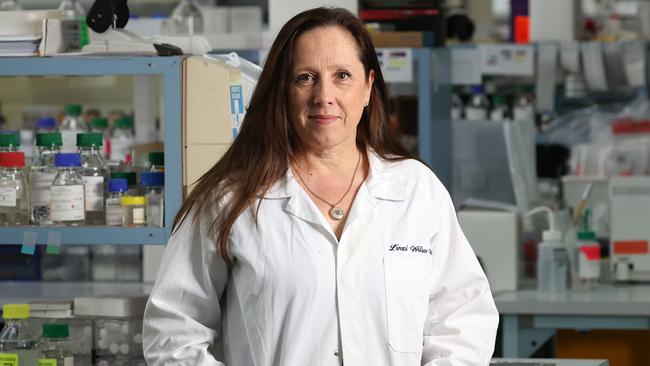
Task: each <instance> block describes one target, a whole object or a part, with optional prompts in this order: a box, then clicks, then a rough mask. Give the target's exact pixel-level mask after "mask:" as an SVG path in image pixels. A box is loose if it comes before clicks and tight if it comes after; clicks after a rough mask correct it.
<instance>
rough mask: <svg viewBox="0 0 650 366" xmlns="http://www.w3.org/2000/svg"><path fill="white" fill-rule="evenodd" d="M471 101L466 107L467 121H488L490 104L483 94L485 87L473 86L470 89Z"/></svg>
mask: <svg viewBox="0 0 650 366" xmlns="http://www.w3.org/2000/svg"><path fill="white" fill-rule="evenodd" d="M470 93H471V96H470V99H469V103H467V106H465V119H467V120H470V121H486V120H487V119H488V110H489V109H490V102H489V101H488V99H487V97H486V96H485V94H484V93H483V85H472V86H471V87H470Z"/></svg>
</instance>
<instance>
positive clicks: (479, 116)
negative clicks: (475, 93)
mask: <svg viewBox="0 0 650 366" xmlns="http://www.w3.org/2000/svg"><path fill="white" fill-rule="evenodd" d="M465 118H466V119H469V120H472V121H484V120H487V111H486V110H485V109H483V108H472V107H467V108H466V109H465Z"/></svg>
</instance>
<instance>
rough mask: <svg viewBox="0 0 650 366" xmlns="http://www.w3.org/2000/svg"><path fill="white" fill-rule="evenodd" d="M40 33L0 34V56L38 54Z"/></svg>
mask: <svg viewBox="0 0 650 366" xmlns="http://www.w3.org/2000/svg"><path fill="white" fill-rule="evenodd" d="M40 43H41V35H40V34H38V35H11V36H9V35H0V57H5V56H38V46H39V45H40Z"/></svg>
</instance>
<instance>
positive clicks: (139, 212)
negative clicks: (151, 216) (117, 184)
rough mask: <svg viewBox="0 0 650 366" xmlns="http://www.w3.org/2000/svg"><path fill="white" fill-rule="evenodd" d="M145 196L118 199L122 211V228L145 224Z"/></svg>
mask: <svg viewBox="0 0 650 366" xmlns="http://www.w3.org/2000/svg"><path fill="white" fill-rule="evenodd" d="M146 202H147V199H146V197H145V196H123V197H122V198H120V203H121V204H122V209H123V210H124V226H130V227H135V226H144V225H145V224H146V223H147V215H146V206H145V205H146Z"/></svg>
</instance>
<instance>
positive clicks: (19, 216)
mask: <svg viewBox="0 0 650 366" xmlns="http://www.w3.org/2000/svg"><path fill="white" fill-rule="evenodd" d="M24 168H25V154H24V153H23V152H22V151H13V152H0V225H26V224H29V193H28V190H29V189H28V186H27V179H26V178H27V177H26V176H25V173H24Z"/></svg>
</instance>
